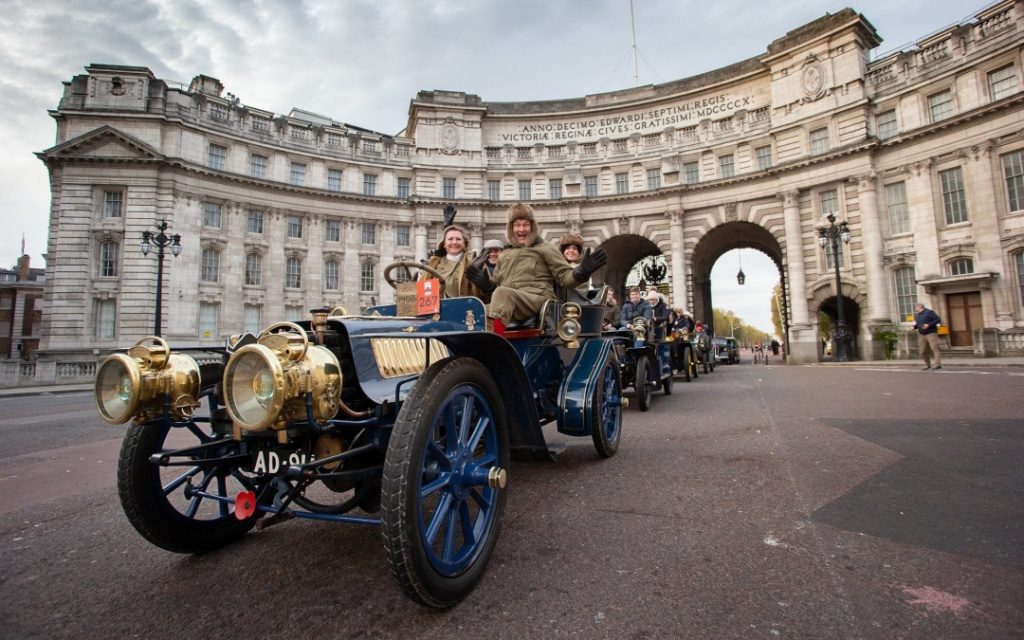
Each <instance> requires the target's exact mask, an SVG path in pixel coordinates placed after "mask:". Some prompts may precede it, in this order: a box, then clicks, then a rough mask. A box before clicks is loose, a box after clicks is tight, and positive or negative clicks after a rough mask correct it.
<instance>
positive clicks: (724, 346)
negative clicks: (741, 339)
mask: <svg viewBox="0 0 1024 640" xmlns="http://www.w3.org/2000/svg"><path fill="white" fill-rule="evenodd" d="M711 347H712V348H711V353H712V357H714V359H715V363H716V364H732V360H731V358H730V357H729V343H728V339H727V338H722V337H719V336H715V337H714V338H712V339H711Z"/></svg>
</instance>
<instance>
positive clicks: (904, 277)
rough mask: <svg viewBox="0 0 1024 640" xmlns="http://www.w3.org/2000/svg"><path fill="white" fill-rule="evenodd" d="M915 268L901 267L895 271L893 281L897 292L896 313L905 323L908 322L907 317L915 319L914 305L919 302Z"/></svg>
mask: <svg viewBox="0 0 1024 640" xmlns="http://www.w3.org/2000/svg"><path fill="white" fill-rule="evenodd" d="M915 279H916V278H915V276H914V268H913V267H900V268H899V269H896V270H895V271H893V280H894V284H895V287H893V288H894V289H895V290H896V313H898V314H899V316H900V317H899V319H900V320H901V321H903V322H908V320H907V316H911V317H913V315H914V304H915V303H916V302H917V284H916V283H915V282H914V280H915Z"/></svg>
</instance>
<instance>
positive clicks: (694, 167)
mask: <svg viewBox="0 0 1024 640" xmlns="http://www.w3.org/2000/svg"><path fill="white" fill-rule="evenodd" d="M683 173H684V174H685V175H686V184H697V183H698V182H700V165H699V164H698V163H696V162H684V163H683Z"/></svg>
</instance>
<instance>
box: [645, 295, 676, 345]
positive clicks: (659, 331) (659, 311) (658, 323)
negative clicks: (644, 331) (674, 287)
mask: <svg viewBox="0 0 1024 640" xmlns="http://www.w3.org/2000/svg"><path fill="white" fill-rule="evenodd" d="M647 304H648V305H650V302H648V303H647ZM671 312H672V310H671V309H670V308H669V306H668V305H667V304H665V301H664V300H662V299H660V298H659V299H658V303H657V304H656V305H654V306H653V307H651V319H652V320H653V321H654V339H655V340H663V339H664V338H665V327H666V325H668V314H670V313H671Z"/></svg>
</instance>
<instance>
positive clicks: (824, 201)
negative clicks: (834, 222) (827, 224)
mask: <svg viewBox="0 0 1024 640" xmlns="http://www.w3.org/2000/svg"><path fill="white" fill-rule="evenodd" d="M818 204H819V205H820V207H819V208H820V209H821V215H823V216H827V215H828V214H830V213H837V212H838V211H839V194H838V192H837V191H836V190H835V189H829V190H828V191H822V192H821V193H819V194H818Z"/></svg>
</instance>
